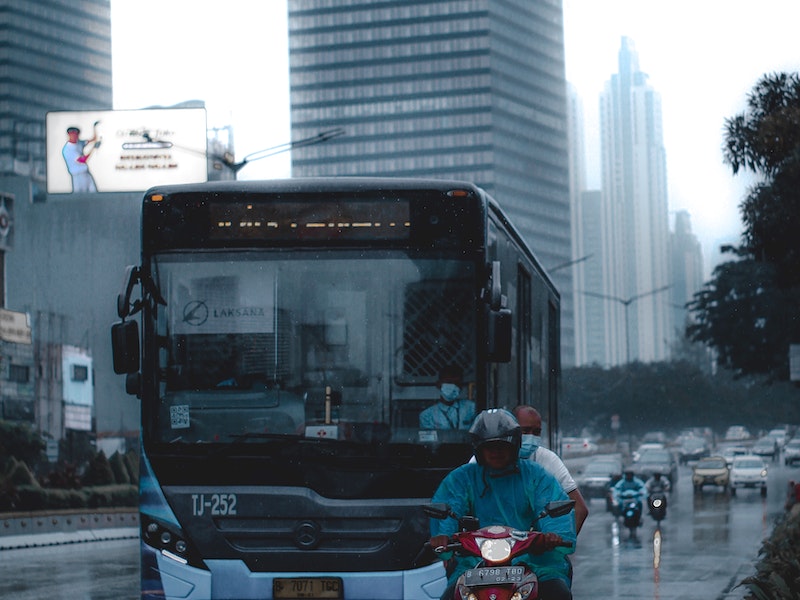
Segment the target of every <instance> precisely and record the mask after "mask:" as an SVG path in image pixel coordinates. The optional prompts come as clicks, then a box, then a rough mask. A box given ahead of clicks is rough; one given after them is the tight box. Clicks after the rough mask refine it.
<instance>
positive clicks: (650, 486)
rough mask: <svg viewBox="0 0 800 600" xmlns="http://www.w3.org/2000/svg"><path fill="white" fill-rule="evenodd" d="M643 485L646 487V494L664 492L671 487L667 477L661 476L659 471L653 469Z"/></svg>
mask: <svg viewBox="0 0 800 600" xmlns="http://www.w3.org/2000/svg"><path fill="white" fill-rule="evenodd" d="M644 486H645V488H646V489H647V495H648V496H649V495H650V494H655V493H656V492H660V493H662V494H666V493H667V492H669V491H670V489H671V487H672V485H671V484H670V482H669V478H668V477H662V476H661V472H660V471H655V472H654V473H653V475H652V476H651V477H650V479H648V480H647V481H646V482H645V484H644Z"/></svg>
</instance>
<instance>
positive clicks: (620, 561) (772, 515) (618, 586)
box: [573, 462, 800, 600]
mask: <svg viewBox="0 0 800 600" xmlns="http://www.w3.org/2000/svg"><path fill="white" fill-rule="evenodd" d="M768 466H769V480H768V493H767V497H766V498H763V497H762V496H761V494H760V491H759V490H755V489H752V490H751V489H747V490H738V491H737V494H736V496H735V497H731V496H730V492H724V491H722V490H721V488H715V487H708V486H706V487H705V488H704V489H703V491H702V492H698V493H694V492H693V490H692V484H691V468H690V467H681V469H680V473H679V477H678V485H677V489H674V490H673V492H672V493H671V496H670V498H669V502H668V508H667V518H666V519H665V520H664V521H662V522H661V527H660V530H658V529H657V528H656V523H655V521H654V520H653V519H652V518H651V517H649V515H647V514H645V515H644V525H643V526H642V527H640V528H639V530H638V534H637V536H636V538H635V539H631V538H630V536H629V532H628V530H627V529H625V528H624V527H622V524H621V520H620V521H619V522H618V521H617V519H615V518H614V517H612V516H611V514H610V513H608V512H606V511H605V503H604V502H603V501H602V500H599V499H598V500H592V501H591V504H590V511H591V512H590V515H589V518H588V519H587V521H586V523H585V524H584V528H583V530H582V531H581V534H580V536H579V537H578V547H577V549H576V552H575V555H574V557H573V558H574V560H573V566H574V570H575V580H574V583H573V595H574V597H575V598H615V599H620V600H622V599H633V598H636V599H644V598H652V599H654V600H659V599H661V598H663V599H673V598H680V599H681V600H689V599H698V600H714V599H740V598H743V597H744V595H745V593H746V592H747V590H746V589H745V588H744V587H738V588H736V589H734V588H735V586H736V585H737V584H738V583H739V582H740V581H741V580H742V579H743V578H744V577H747V576H749V575H752V574H753V573H754V572H755V571H754V567H753V565H754V563H755V561H756V560H757V557H758V551H759V549H760V548H761V543H762V541H763V539H764V538H765V537H768V536H769V534H770V532H771V531H772V527H773V526H774V523H775V519H776V518H777V517H778V516H779V515H781V514H782V513H783V511H784V501H785V498H786V490H787V485H788V480H789V479H796V478H798V477H800V469H797V468H790V467H785V466H783V465H782V464H780V463H777V462H775V463H768ZM645 513H646V508H645Z"/></svg>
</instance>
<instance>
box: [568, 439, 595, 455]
mask: <svg viewBox="0 0 800 600" xmlns="http://www.w3.org/2000/svg"><path fill="white" fill-rule="evenodd" d="M596 452H597V444H595V443H594V442H593V441H591V440H590V439H589V438H578V437H565V438H563V439H562V440H561V456H562V457H574V456H587V455H589V454H595V453H596Z"/></svg>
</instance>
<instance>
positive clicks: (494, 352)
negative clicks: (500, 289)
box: [486, 306, 511, 363]
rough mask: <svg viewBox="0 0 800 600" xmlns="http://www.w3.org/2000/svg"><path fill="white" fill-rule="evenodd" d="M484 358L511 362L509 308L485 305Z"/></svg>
mask: <svg viewBox="0 0 800 600" xmlns="http://www.w3.org/2000/svg"><path fill="white" fill-rule="evenodd" d="M486 360H488V361H489V362H496V363H507V362H511V310H510V309H508V308H501V309H499V310H493V309H492V308H490V307H488V306H487V307H486Z"/></svg>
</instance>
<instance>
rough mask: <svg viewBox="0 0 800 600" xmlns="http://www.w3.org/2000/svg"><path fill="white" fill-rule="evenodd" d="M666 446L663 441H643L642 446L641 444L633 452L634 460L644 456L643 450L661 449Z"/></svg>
mask: <svg viewBox="0 0 800 600" xmlns="http://www.w3.org/2000/svg"><path fill="white" fill-rule="evenodd" d="M663 448H664V444H663V443H662V442H643V443H642V445H641V446H639V447H638V448H637V449H636V450H634V451H633V454H631V458H633V462H636V461H637V460H639V457H641V456H642V452H645V451H646V450H653V449H656V450H661V449H663Z"/></svg>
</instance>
